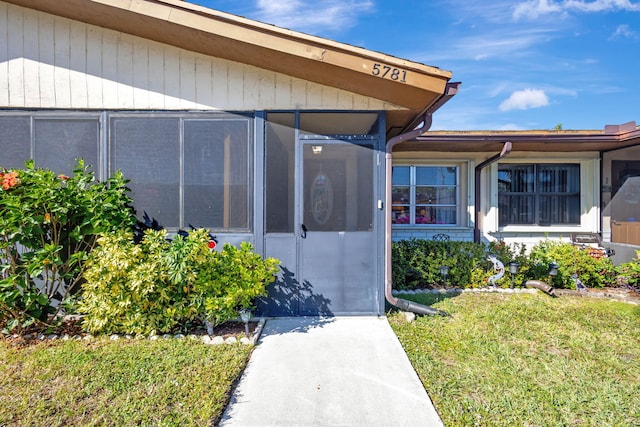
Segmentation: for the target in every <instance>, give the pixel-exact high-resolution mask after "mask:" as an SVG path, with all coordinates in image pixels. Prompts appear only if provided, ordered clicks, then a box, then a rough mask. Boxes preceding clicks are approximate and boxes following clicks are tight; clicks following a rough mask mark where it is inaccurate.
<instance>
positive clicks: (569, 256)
mask: <svg viewBox="0 0 640 427" xmlns="http://www.w3.org/2000/svg"><path fill="white" fill-rule="evenodd" d="M552 262H555V263H556V264H558V275H557V276H556V277H554V278H553V279H552V285H553V286H554V287H556V288H565V289H575V287H576V286H575V282H574V281H573V279H572V278H571V277H572V275H574V274H575V275H577V277H578V278H579V279H580V281H581V282H582V283H583V284H584V285H585V286H587V287H589V288H602V287H604V286H609V285H611V284H612V283H613V281H614V279H615V269H614V267H613V264H612V262H611V260H610V259H609V258H606V257H602V258H599V259H596V258H594V257H592V256H590V255H589V251H588V250H585V249H581V248H579V247H577V246H575V245H572V244H570V243H565V242H561V241H558V240H543V241H541V242H539V243H538V244H536V245H535V246H534V247H533V248H532V249H531V252H530V254H529V271H528V278H530V279H538V280H545V281H550V280H551V279H550V278H549V274H548V268H549V264H550V263H552Z"/></svg>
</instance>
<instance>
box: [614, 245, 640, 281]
mask: <svg viewBox="0 0 640 427" xmlns="http://www.w3.org/2000/svg"><path fill="white" fill-rule="evenodd" d="M636 253H637V254H638V255H639V256H640V251H636ZM615 270H616V273H617V274H619V275H620V277H621V278H622V280H623V282H624V283H626V284H627V285H629V286H631V287H633V288H635V289H636V290H640V258H635V259H632V260H631V261H629V262H625V263H623V264H620V265H618V266H617V267H616V269H615Z"/></svg>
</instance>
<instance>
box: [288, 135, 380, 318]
mask: <svg viewBox="0 0 640 427" xmlns="http://www.w3.org/2000/svg"><path fill="white" fill-rule="evenodd" d="M374 153H375V151H374V146H373V143H372V141H371V140H366V141H353V140H350V141H348V142H344V141H337V140H327V139H322V140H308V139H307V140H303V141H302V167H301V168H300V169H299V173H301V175H302V176H300V175H298V197H299V200H301V201H302V203H299V204H298V206H299V208H300V209H301V210H302V212H300V213H299V216H298V218H299V219H300V222H299V230H298V235H299V240H298V241H299V245H298V248H299V258H298V259H299V263H300V279H301V281H302V287H301V295H300V299H299V304H300V305H299V314H300V315H318V314H366V313H377V312H378V306H379V301H378V297H379V295H378V289H377V283H378V281H377V280H376V271H377V268H376V257H377V251H376V250H375V244H376V238H375V230H374V224H375V221H374V211H375V202H374V175H375V166H374Z"/></svg>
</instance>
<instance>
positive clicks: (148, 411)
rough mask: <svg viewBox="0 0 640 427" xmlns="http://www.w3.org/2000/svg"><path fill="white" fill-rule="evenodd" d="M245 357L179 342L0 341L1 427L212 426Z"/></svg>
mask: <svg viewBox="0 0 640 427" xmlns="http://www.w3.org/2000/svg"><path fill="white" fill-rule="evenodd" d="M250 352H251V347H250V346H247V345H242V344H231V345H229V344H225V345H205V344H202V343H200V342H198V341H193V340H177V339H171V340H158V341H150V340H119V341H110V340H109V339H108V338H106V339H100V340H94V341H90V342H87V341H54V342H42V343H39V344H37V345H32V346H29V347H25V348H16V347H12V346H10V345H9V344H8V343H7V342H6V341H2V340H1V339H0V361H1V363H0V426H4V425H10V426H103V425H104V426H130V425H154V426H210V425H213V423H214V422H215V421H216V420H217V419H218V418H219V417H220V416H221V415H222V412H223V411H224V408H225V405H226V404H227V401H228V398H229V396H230V392H231V389H232V387H233V385H234V382H235V381H236V379H237V378H238V377H239V375H240V374H241V373H242V370H243V369H244V367H245V365H246V362H247V360H248V358H249V354H250Z"/></svg>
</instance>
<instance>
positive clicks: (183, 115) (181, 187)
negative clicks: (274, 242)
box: [106, 112, 256, 234]
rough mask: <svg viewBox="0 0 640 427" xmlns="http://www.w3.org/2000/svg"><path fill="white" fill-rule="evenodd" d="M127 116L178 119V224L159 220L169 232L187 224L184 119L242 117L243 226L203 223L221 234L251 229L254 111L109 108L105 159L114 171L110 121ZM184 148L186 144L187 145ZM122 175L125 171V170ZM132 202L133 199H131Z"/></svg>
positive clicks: (110, 169)
mask: <svg viewBox="0 0 640 427" xmlns="http://www.w3.org/2000/svg"><path fill="white" fill-rule="evenodd" d="M123 118H124V119H127V118H129V119H130V118H145V119H151V118H161V119H177V120H178V123H179V124H178V128H179V137H178V151H179V156H180V158H179V162H178V163H179V169H180V171H179V183H178V206H177V213H178V226H174V225H168V224H162V223H161V225H163V226H164V227H165V228H166V229H167V230H169V231H171V232H175V231H177V230H179V229H185V228H187V227H188V226H189V224H187V223H186V222H185V210H186V209H187V208H188V207H186V206H185V197H184V196H185V185H186V184H185V172H184V167H185V166H184V162H185V151H184V150H185V123H187V122H195V121H205V122H206V121H216V120H221V121H225V120H246V122H247V123H246V124H247V152H246V165H247V168H246V172H247V176H246V183H247V192H246V212H245V215H246V227H226V228H225V227H206V225H205V227H206V228H208V229H210V230H211V231H212V232H215V233H225V234H234V233H241V234H245V233H253V232H254V228H255V224H254V215H253V210H254V204H255V194H254V187H255V182H254V176H255V173H254V171H253V168H254V147H255V138H256V136H255V115H254V114H249V113H234V112H216V113H207V114H197V113H193V112H167V113H163V112H154V113H149V112H111V113H109V115H108V137H107V140H108V142H107V144H106V145H107V151H108V153H107V159H108V168H107V170H108V172H109V173H110V174H111V173H114V172H115V170H116V168H115V167H114V165H113V161H114V157H113V149H114V141H113V139H112V136H113V135H112V132H113V123H114V119H123ZM187 149H188V147H187ZM125 177H126V172H125ZM134 202H135V200H134ZM141 215H142V212H138V216H141ZM193 226H195V227H199V226H202V225H201V224H193Z"/></svg>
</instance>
